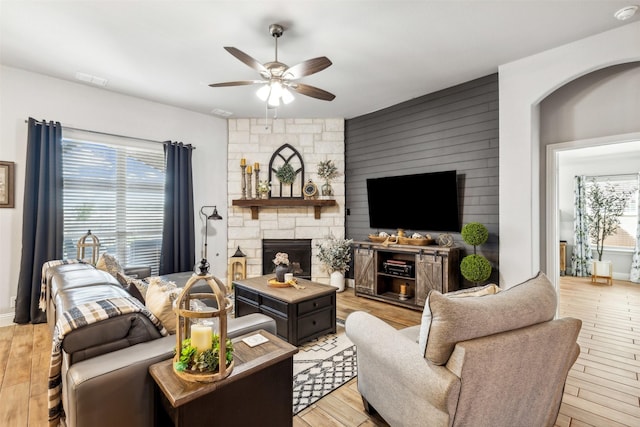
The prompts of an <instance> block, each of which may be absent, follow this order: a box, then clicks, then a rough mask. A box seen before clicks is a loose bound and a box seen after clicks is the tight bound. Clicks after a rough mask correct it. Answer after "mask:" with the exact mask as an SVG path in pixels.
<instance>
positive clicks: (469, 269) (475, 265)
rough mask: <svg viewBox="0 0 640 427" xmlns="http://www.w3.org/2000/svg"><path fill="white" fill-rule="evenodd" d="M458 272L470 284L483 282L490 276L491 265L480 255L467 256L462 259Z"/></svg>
mask: <svg viewBox="0 0 640 427" xmlns="http://www.w3.org/2000/svg"><path fill="white" fill-rule="evenodd" d="M460 272H461V273H462V276H463V277H464V278H465V279H467V280H468V281H470V282H474V283H480V282H484V281H485V280H487V279H488V278H489V276H491V264H490V263H489V260H487V259H486V258H485V257H483V256H482V255H475V254H474V255H467V256H466V257H464V258H462V262H461V263H460Z"/></svg>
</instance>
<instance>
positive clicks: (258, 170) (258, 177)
mask: <svg viewBox="0 0 640 427" xmlns="http://www.w3.org/2000/svg"><path fill="white" fill-rule="evenodd" d="M253 171H254V172H255V173H256V197H255V198H256V199H259V198H260V192H259V191H258V185H259V184H260V168H258V167H254V168H253Z"/></svg>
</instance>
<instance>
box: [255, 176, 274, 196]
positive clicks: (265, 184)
mask: <svg viewBox="0 0 640 427" xmlns="http://www.w3.org/2000/svg"><path fill="white" fill-rule="evenodd" d="M256 189H257V190H258V194H259V195H260V198H261V199H268V198H269V190H271V183H270V182H269V181H266V180H263V181H260V182H258V188H256Z"/></svg>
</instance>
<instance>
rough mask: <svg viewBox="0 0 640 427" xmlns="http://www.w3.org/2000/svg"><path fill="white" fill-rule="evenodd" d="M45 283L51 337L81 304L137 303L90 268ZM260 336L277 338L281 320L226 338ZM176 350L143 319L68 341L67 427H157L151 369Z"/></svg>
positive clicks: (119, 321) (79, 333)
mask: <svg viewBox="0 0 640 427" xmlns="http://www.w3.org/2000/svg"><path fill="white" fill-rule="evenodd" d="M46 276H47V277H48V279H47V281H46V287H47V289H46V291H47V293H46V307H47V308H46V311H47V322H48V324H49V327H50V329H51V331H52V332H53V331H54V326H55V324H56V321H57V320H58V316H61V315H62V313H64V312H66V311H68V310H71V309H73V308H74V307H77V306H78V305H80V304H83V303H86V302H94V301H98V300H101V299H105V298H117V297H129V296H130V294H129V293H128V292H127V291H126V290H125V289H124V288H123V287H122V286H121V285H120V283H119V282H118V281H117V280H116V279H115V278H114V277H113V276H111V275H110V274H109V273H106V272H104V271H101V270H97V269H96V268H95V267H93V266H92V265H90V264H62V265H58V266H55V267H51V269H50V271H49V274H47V275H46ZM183 276H185V275H184V274H183V275H176V278H178V279H179V278H181V277H183ZM185 277H186V276H185ZM166 278H168V279H171V278H172V277H171V276H167V277H166ZM176 284H177V285H180V284H182V285H184V282H182V283H178V282H177V283H176ZM259 329H264V330H266V331H269V332H271V333H273V334H275V333H276V326H275V322H274V320H273V319H271V318H270V317H268V316H265V315H262V314H252V315H248V316H243V317H239V318H230V319H229V321H228V332H227V335H228V336H229V337H230V338H234V337H237V336H240V335H243V334H245V333H249V332H253V331H256V330H259ZM175 346H176V337H175V335H168V336H162V335H161V334H160V332H159V331H158V329H157V328H156V327H155V326H154V325H153V324H152V323H151V321H150V320H149V318H148V317H147V316H145V315H143V314H141V313H129V314H126V315H120V316H117V317H113V318H110V319H107V320H104V321H99V322H97V323H92V324H90V325H87V326H84V327H81V328H77V329H74V330H73V331H71V332H70V333H68V334H66V335H65V337H64V340H63V342H62V352H61V354H62V373H61V379H62V396H61V398H62V405H63V408H64V413H65V417H64V418H63V420H62V423H63V425H66V426H69V427H85V426H92V427H101V426H104V427H107V426H109V427H113V426H118V427H127V426H131V427H134V426H135V427H144V426H153V417H154V411H155V408H154V403H155V402H154V382H153V379H152V378H151V377H150V375H149V373H148V368H149V366H150V365H152V364H154V363H156V362H160V361H162V360H166V359H169V358H171V357H172V356H173V351H174V348H175Z"/></svg>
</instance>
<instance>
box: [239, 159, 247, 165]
mask: <svg viewBox="0 0 640 427" xmlns="http://www.w3.org/2000/svg"><path fill="white" fill-rule="evenodd" d="M246 164H247V159H245V158H244V157H243V158H241V159H240V166H245V165H246Z"/></svg>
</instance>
